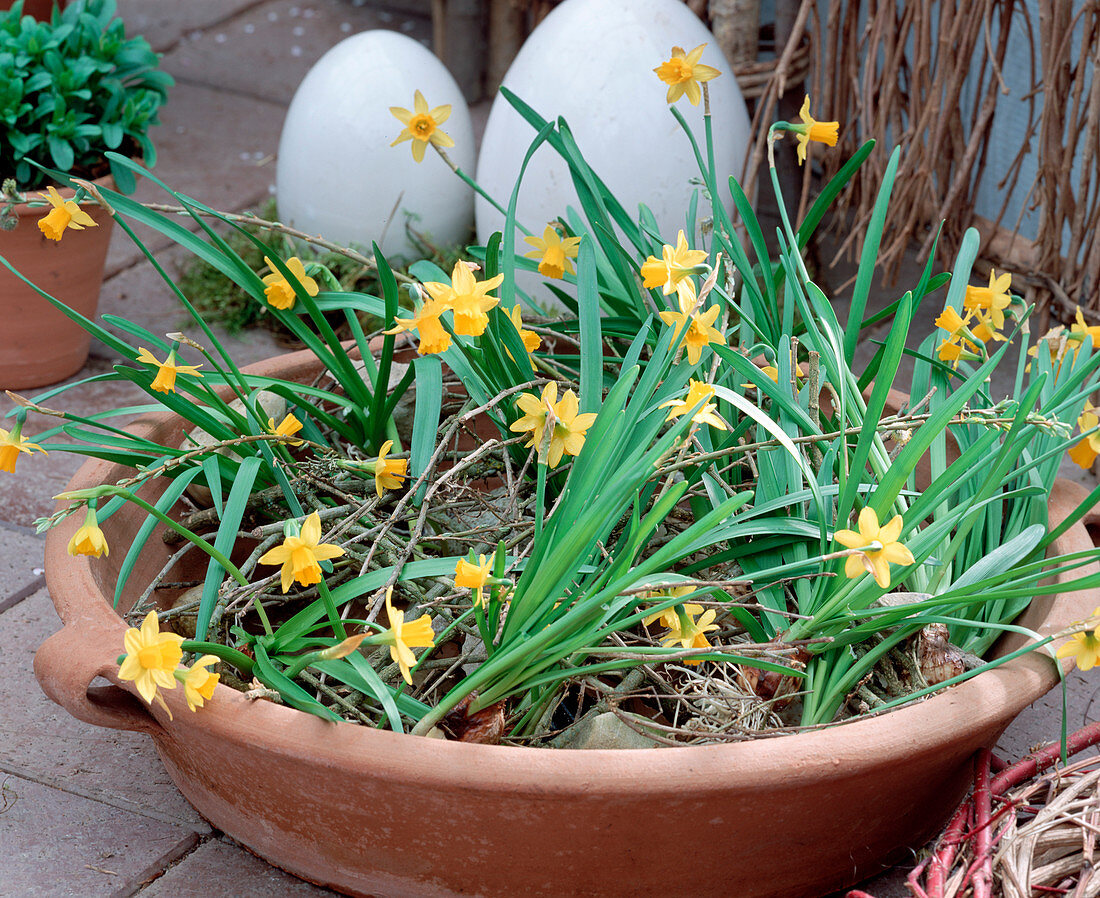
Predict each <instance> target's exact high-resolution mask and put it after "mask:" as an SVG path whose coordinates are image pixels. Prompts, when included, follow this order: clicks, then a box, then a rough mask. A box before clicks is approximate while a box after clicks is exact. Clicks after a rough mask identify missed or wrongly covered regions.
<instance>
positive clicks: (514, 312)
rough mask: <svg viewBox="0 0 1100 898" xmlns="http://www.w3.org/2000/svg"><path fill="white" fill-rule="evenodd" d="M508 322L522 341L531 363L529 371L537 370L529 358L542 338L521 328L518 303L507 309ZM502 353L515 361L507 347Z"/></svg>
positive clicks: (539, 344) (532, 360)
mask: <svg viewBox="0 0 1100 898" xmlns="http://www.w3.org/2000/svg"><path fill="white" fill-rule="evenodd" d="M508 320H509V321H511V322H512V326H513V327H514V328H515V329H516V333H517V334H519V338H520V340H522V341H523V348H524V349H526V350H527V360H528V361H529V362H530V363H531V370H532V371H535V370H537V366H536V365H535V360H534V359H532V358H531V353H532V352H534V351H535V350H536V349H538V348H539V347H540V346H541V345H542V337H540V336H539V335H538V334H536V333H535V332H534V331H530V330H527V329H526V328H525V327H524V326H523V315H522V313H521V312H520V310H519V303H516V304H515V305H514V306H512V308H511V309H509V311H508ZM504 351H505V352H506V353H508V358H510V359H512V360H513V361H515V359H514V358H513V356H512V353H511V351H510V350H509V349H508V348H507V347H506V348H505V350H504Z"/></svg>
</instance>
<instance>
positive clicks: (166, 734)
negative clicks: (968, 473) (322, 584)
mask: <svg viewBox="0 0 1100 898" xmlns="http://www.w3.org/2000/svg"><path fill="white" fill-rule="evenodd" d="M311 364H312V365H313V366H314V368H313V370H316V368H315V362H313V360H312V357H311V356H309V355H308V354H302V353H298V354H295V355H291V356H286V357H283V358H281V359H278V360H270V361H268V362H265V363H261V364H260V365H258V366H254V368H253V369H251V370H253V371H256V372H257V373H258V372H261V371H262V372H267V373H275V372H278V373H279V374H281V375H282V376H284V377H290V378H293V377H295V376H298V377H302V376H304V375H306V374H308V373H309V369H310V365H311ZM140 426H141V429H143V430H144V432H145V433H147V434H149V435H150V436H152V437H153V438H154V439H160V440H166V439H169V438H171V436H172V435H173V433H179V432H180V431H181V427H180V422H179V420H178V419H174V418H172V417H170V416H167V415H162V416H158V417H155V418H151V419H148V420H146V421H145V422H143V423H142V424H141V425H140ZM125 473H126V472H125V471H124V470H123V469H121V468H119V467H117V466H114V465H111V464H107V463H104V462H99V461H94V460H93V461H89V462H88V463H87V464H85V465H84V467H82V468H81V469H80V471H79V472H78V473H77V475H76V477H75V478H74V479H73V482H72V483H71V484H70V487H71V488H77V487H88V486H91V485H93V484H97V483H102V482H105V481H114V480H116V479H118V478H119V477H121V476H124V474H125ZM1082 496H1083V491H1082V490H1081V488H1080V487H1076V486H1075V485H1073V484H1069V483H1065V482H1060V483H1059V484H1058V485H1057V486H1056V488H1055V490H1054V494H1053V496H1052V498H1051V504H1050V516H1051V523H1052V524H1053V523H1055V522H1057V521H1060V520H1062V519H1063V518H1064V517H1065V516H1066V514H1068V512H1069V511H1070V510H1071V509H1072V508H1073V507H1074V505H1075V504H1076V503H1077V502H1079V501H1080V499H1081V498H1082ZM132 511H134V510H132V509H127V510H125V511H124V512H120V513H118V514H116V515H114V516H113V517H112V518H111V519H110V521H109V522H107V524H106V526H105V528H104V529H105V530H106V531H107V533H108V539H109V540H110V542H111V544H112V545H115V546H119V547H122V546H125V545H127V543H128V542H129V540H130V539H131V537H132V536H133V534H134V532H135V531H136V529H137V528H138V526H139V523H140V521H141V518H142V513H141V512H140V511H138V512H136V513H128V512H132ZM78 523H79V522H78V521H77V520H76V516H74V517H72V518H70V519H69V521H68V522H67V526H61V527H58V528H56V529H55V530H53V531H51V533H50V535H49V538H48V540H47V542H46V577H47V582H48V585H49V590H50V593H51V595H52V596H53V600H54V604H55V605H56V606H57V611H58V614H59V615H60V616H61V619H62V620H63V621H64V628H63V629H62V630H61V631H60V632H58V633H56V634H55V635H53V636H52V637H50V638H49V639H48V640H47V641H46V642H45V643H44V644H43V646H42V647H41V648H40V649H39V650H38V654H37V655H36V657H35V672H36V674H37V676H38V679H39V682H40V683H41V684H42V688H43V689H44V690H45V691H46V693H47V694H48V695H49V696H50V697H51V698H52V699H54V700H55V701H56V702H58V703H59V704H61V705H62V706H63V707H65V708H66V709H67V710H68V711H69V712H70V713H72V714H73V715H74V716H76V717H78V718H80V719H81V720H85V721H88V722H89V723H94V724H98V725H100V726H107V727H115V728H119V729H129V730H138V731H141V732H145V733H148V734H149V735H150V736H152V738H153V741H154V743H155V744H156V747H157V750H158V751H159V753H160V756H161V758H162V759H163V761H164V765H165V767H166V768H167V769H168V773H169V774H170V776H171V777H172V779H173V781H174V782H175V783H176V785H177V786H179V788H180V791H181V792H183V794H184V795H185V796H186V797H187V799H188V800H189V801H190V802H191V803H192V804H193V805H194V806H195V808H196V809H197V810H198V811H199V813H201V814H202V815H203V816H204V817H205V818H207V819H208V820H209V821H210V822H211V823H212V824H213V825H214V826H216V827H218V828H219V829H221V830H223V831H224V832H226V833H228V834H229V835H231V836H232V837H233V838H235V839H237V840H239V841H240V842H242V843H243V844H244V845H246V846H248V847H249V848H251V849H252V850H253V851H255V852H256V853H257V854H260V855H262V856H263V857H265V858H267V859H268V860H269V861H271V862H272V863H273V864H276V865H278V866H280V867H282V868H284V869H286V870H289V871H290V872H292V873H294V874H297V875H298V876H300V877H302V878H304V879H308V880H311V881H313V882H315V883H320V884H324V885H327V886H331V887H333V888H336V889H339V890H341V891H345V892H347V893H350V894H355V895H384V896H390V898H399V896H444V895H525V896H526V895H553V896H573V895H593V896H626V895H652V894H662V895H692V896H705V895H714V896H739V898H750V896H760V898H763V896H773V898H778V896H791V898H795V896H797V898H807V896H812V895H816V894H820V893H823V892H825V891H828V890H831V889H835V888H839V887H842V886H845V885H848V884H851V883H853V882H856V881H858V880H859V879H861V878H863V877H864V876H866V875H868V874H869V873H871V872H874V871H875V870H876V869H877V868H878V866H879V864H880V863H881V862H883V861H884V860H888V859H889V858H890V857H891V856H896V855H897V854H898V853H899V851H901V850H904V849H905V848H906V847H909V846H919V845H920V844H921V843H923V842H924V841H925V840H927V839H928V838H930V837H931V836H933V835H934V834H935V833H936V832H937V831H938V830H939V828H940V827H941V826H942V824H943V823H944V821H945V820H946V818H947V817H948V815H949V814H950V813H951V811H952V810H953V809H954V807H955V806H956V804H957V803H958V801H959V800H960V799H961V797H962V796H963V794H964V793H965V791H966V790H967V788H968V785H969V781H970V776H971V759H972V756H973V755H974V753H975V752H976V751H977V750H978V749H980V748H982V747H992V746H993V745H994V744H995V743H996V741H997V739H998V737H999V736H1000V734H1001V732H1002V731H1003V730H1004V729H1005V727H1006V726H1007V725H1008V724H1009V722H1010V721H1011V720H1012V719H1013V718H1014V717H1015V716H1016V715H1017V714H1018V713H1019V712H1020V711H1021V710H1022V709H1023V708H1025V707H1026V706H1027V705H1029V704H1030V703H1031V702H1033V701H1034V700H1035V699H1036V698H1038V697H1039V696H1041V695H1043V694H1044V693H1045V692H1047V690H1049V689H1050V688H1051V687H1053V686H1054V685H1055V684H1056V683H1057V680H1058V678H1057V675H1056V672H1055V669H1054V666H1053V664H1052V663H1051V661H1050V659H1049V658H1044V657H1042V656H1039V655H1037V654H1028V655H1025V656H1022V657H1020V658H1018V659H1016V660H1014V661H1012V662H1010V663H1008V664H1005V665H1004V666H1002V667H1000V668H998V669H996V670H991V671H987V672H986V673H983V674H981V675H980V676H977V677H975V678H974V679H972V680H969V681H968V682H966V683H963V684H961V685H959V686H956V687H954V688H952V689H949V690H947V691H945V692H942V693H940V694H938V695H936V696H934V697H932V698H930V699H928V700H925V701H923V702H919V703H916V704H914V705H912V706H909V707H906V708H903V709H901V710H898V711H894V712H892V713H889V714H886V715H883V716H881V717H875V718H868V719H863V720H859V721H857V722H854V723H851V724H847V725H844V726H837V727H833V728H830V729H826V730H821V731H815V732H807V733H802V734H799V735H792V736H783V737H780V738H774V739H761V740H758V741H755V742H745V743H736V744H728V745H712V746H699V747H684V748H668V749H655V750H652V751H644V750H643V751H602V750H600V751H555V750H550V749H533V748H513V747H504V746H487V745H471V744H465V743H457V742H445V741H439V740H435V739H424V738H414V737H411V736H406V735H399V734H395V733H391V732H387V731H382V730H373V729H367V728H364V727H361V726H357V725H353V724H350V723H340V724H332V723H326V722H323V721H321V720H320V719H318V718H316V717H313V716H310V715H308V714H304V713H300V712H298V711H294V710H291V709H289V708H286V707H283V706H280V705H275V704H272V703H271V702H267V701H255V702H250V701H247V700H246V699H244V698H243V697H242V696H241V695H240V694H239V693H237V692H235V691H233V690H231V689H229V688H227V687H224V686H218V687H217V689H216V691H215V694H214V700H213V701H212V702H209V703H208V704H207V706H206V707H205V708H204V709H203V710H202V711H201V712H200V713H195V714H193V713H190V712H189V711H188V710H187V708H186V705H185V704H184V701H183V696H182V690H180V689H176V690H173V691H172V692H169V693H168V694H167V700H168V704H169V706H170V707H171V708H172V710H173V712H174V715H175V719H174V720H173V721H169V720H168V717H167V715H166V714H164V712H163V711H162V710H161V709H159V708H152V709H149V708H146V707H145V706H144V705H143V704H141V703H140V701H139V700H138V699H136V698H135V697H134V695H133V694H132V692H133V690H132V689H131V685H132V684H123V683H120V682H119V681H118V679H117V669H118V668H117V664H116V658H117V656H118V655H119V654H120V652H121V651H122V636H123V632H124V631H125V629H126V625H125V624H124V623H123V621H122V620H121V619H120V618H119V616H118V614H117V613H116V612H115V611H114V610H113V609H112V607H111V598H110V597H111V596H112V595H113V584H114V577H115V574H116V572H117V567H118V565H119V564H120V563H121V560H122V556H123V554H124V553H123V552H122V551H117V552H116V553H113V554H112V555H111V556H110V558H105V559H100V560H96V559H89V558H83V557H81V558H70V557H69V556H68V555H67V554H66V544H67V541H68V539H69V537H70V536H71V534H72V532H73V531H74V530H75V529H76V527H77V526H78ZM1091 547H1092V540H1091V539H1090V538H1089V535H1088V533H1087V532H1086V529H1085V527H1084V526H1082V525H1077V526H1075V527H1073V528H1072V529H1070V530H1069V531H1067V533H1066V534H1065V535H1064V536H1063V537H1062V539H1060V540H1059V542H1058V545H1057V549H1058V551H1060V552H1073V551H1079V550H1082V549H1089V548H1091ZM166 558H167V553H166V551H165V550H164V548H163V546H161V544H160V541H159V540H157V539H153V540H151V541H150V542H149V545H148V549H147V550H146V552H145V553H144V554H143V555H142V557H141V560H140V562H139V565H138V570H137V571H136V572H135V574H134V576H133V578H132V582H133V583H134V584H140V583H142V582H148V578H150V577H151V576H153V575H154V574H155V573H156V572H157V571H159V570H160V568H161V567H162V565H163V564H164V562H165V560H166ZM137 590H140V586H139V587H137ZM133 598H134V595H129V596H126V597H125V599H124V602H132V601H133ZM1098 605H1100V595H1098V594H1097V592H1096V591H1087V592H1077V593H1066V594H1059V595H1055V596H1051V597H1044V598H1040V599H1037V600H1036V601H1034V602H1033V603H1032V605H1031V607H1030V608H1029V609H1028V611H1027V612H1026V613H1025V615H1024V616H1023V619H1022V623H1023V624H1024V625H1025V626H1027V627H1030V628H1032V629H1034V630H1037V631H1039V632H1044V633H1049V632H1054V631H1056V630H1058V629H1060V628H1062V627H1063V626H1064V625H1066V624H1068V623H1069V622H1071V621H1074V620H1079V619H1081V618H1083V617H1086V616H1087V615H1088V614H1089V613H1091V611H1092V610H1093V608H1095V607H1097V606H1098ZM97 677H102V678H104V679H105V680H107V681H109V685H105V686H94V685H92V682H93V680H95V679H96V678H97Z"/></svg>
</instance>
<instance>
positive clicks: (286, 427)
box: [267, 412, 305, 446]
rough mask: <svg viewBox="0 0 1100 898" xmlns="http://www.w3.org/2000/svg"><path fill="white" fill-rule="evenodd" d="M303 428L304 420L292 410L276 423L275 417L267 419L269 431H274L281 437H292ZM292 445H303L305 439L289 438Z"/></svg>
mask: <svg viewBox="0 0 1100 898" xmlns="http://www.w3.org/2000/svg"><path fill="white" fill-rule="evenodd" d="M301 429H302V422H301V421H299V420H298V419H297V418H296V417H294V413H293V412H291V413H290V414H288V415H287V416H286V417H285V418H283V420H282V421H280V422H279V423H278V425H276V424H275V419H274V418H268V419H267V432H268V433H273V434H275V436H279V437H292V436H294V434H296V433H297V432H298V431H299V430H301ZM287 442H288V443H289V444H290V445H291V446H301V445H302V443H303V442H305V441H304V440H287Z"/></svg>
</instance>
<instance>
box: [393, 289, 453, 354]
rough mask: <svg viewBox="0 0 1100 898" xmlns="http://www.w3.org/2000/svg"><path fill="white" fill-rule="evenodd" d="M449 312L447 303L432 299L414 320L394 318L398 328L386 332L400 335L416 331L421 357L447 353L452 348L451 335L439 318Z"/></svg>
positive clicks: (422, 307)
mask: <svg viewBox="0 0 1100 898" xmlns="http://www.w3.org/2000/svg"><path fill="white" fill-rule="evenodd" d="M445 311H447V305H446V303H443V302H440V301H439V300H435V299H431V300H428V302H426V303H424V304H423V305H422V306H421V307H420V308H419V309H418V310H417V311H416V314H415V315H413V317H412V318H398V317H396V316H395V317H394V319H393V320H394V321H396V322H397V324H396V326H395V327H393V328H391V329H390V330H388V331H386V333H387V334H400V333H403V332H404V331H416V332H417V336H419V337H420V343H419V345H418V346H417V347H416V351H417V354H419V355H432V354H433V353H437V352H446V351H447V350H448V349H449V348H450V346H451V335H450V334H449V333H447V330H446V328H444V327H443V323H442V322H441V321H440V320H439V316H440V315H442V314H443V313H444V312H445Z"/></svg>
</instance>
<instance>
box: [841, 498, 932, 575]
mask: <svg viewBox="0 0 1100 898" xmlns="http://www.w3.org/2000/svg"><path fill="white" fill-rule="evenodd" d="M901 528H902V520H901V515H900V514H899V515H894V517H893V519H892V520H891V521H890V522H889V523H888V524H885V525H884V526H882V527H880V526H879V524H878V515H877V514H875V510H874V509H873V508H864V509H863V510H862V511H861V512H860V513H859V531H858V532H857V531H855V530H838V531H837V532H836V533H835V534H833V537H834V539H836V541H837V542H838V543H840V544H841V545H842V546H844V547H845V548H847V549H859V550H860V552H859V554H858V555H849V556H848V559H847V560H846V561H845V562H844V575H845V576H846V577H858V576H859V575H860V574H862V573H863V572H864V571H867V572H868V573H871V574H873V575H874V577H875V582H876V583H877V584H878V585H879V586H881V587H882V588H883V589H888V588H889V586H890V562H893V563H894V564H913V563H914V559H913V553H912V552H910V551H909V550H908V549H907V548H905V546H903V545H902V544H901V543H900V542H898V537H899V536H901Z"/></svg>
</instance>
